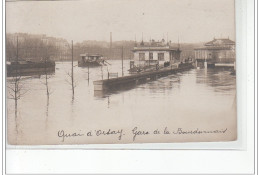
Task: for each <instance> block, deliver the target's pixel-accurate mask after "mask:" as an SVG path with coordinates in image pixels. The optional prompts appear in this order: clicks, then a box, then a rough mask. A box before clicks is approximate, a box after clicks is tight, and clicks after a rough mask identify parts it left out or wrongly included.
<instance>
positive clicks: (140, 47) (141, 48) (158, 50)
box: [132, 39, 181, 66]
mask: <svg viewBox="0 0 260 175" xmlns="http://www.w3.org/2000/svg"><path fill="white" fill-rule="evenodd" d="M132 51H133V53H134V62H135V65H137V66H148V65H154V64H158V63H159V65H163V64H164V63H166V62H169V63H171V64H172V63H174V62H178V61H180V54H181V50H180V49H179V48H178V47H177V48H176V47H172V46H171V43H170V42H167V43H166V42H165V40H164V39H162V40H161V41H154V40H151V41H150V42H149V43H144V42H143V41H142V42H141V43H140V44H136V45H135V47H134V49H133V50H132Z"/></svg>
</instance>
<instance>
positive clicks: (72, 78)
mask: <svg viewBox="0 0 260 175" xmlns="http://www.w3.org/2000/svg"><path fill="white" fill-rule="evenodd" d="M71 86H72V94H73V97H74V75H73V40H72V41H71Z"/></svg>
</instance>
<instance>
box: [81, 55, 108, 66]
mask: <svg viewBox="0 0 260 175" xmlns="http://www.w3.org/2000/svg"><path fill="white" fill-rule="evenodd" d="M80 57H81V60H80V61H78V66H79V67H97V66H104V65H106V64H105V59H104V57H103V56H102V55H99V54H93V55H89V54H87V53H85V54H81V55H80Z"/></svg>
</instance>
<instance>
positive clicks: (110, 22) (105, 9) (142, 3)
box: [6, 0, 235, 43]
mask: <svg viewBox="0 0 260 175" xmlns="http://www.w3.org/2000/svg"><path fill="white" fill-rule="evenodd" d="M234 10H235V9H234V0H81V1H80V0H79V1H40V2H36V1H28V2H6V32H7V33H15V32H21V33H32V34H46V35H48V36H54V37H62V38H65V39H67V40H74V41H76V42H81V41H83V40H105V41H109V39H110V36H109V35H110V32H112V33H113V41H118V40H135V35H136V39H137V41H140V40H141V39H142V33H143V37H144V40H146V41H148V40H149V39H150V38H152V39H155V40H159V39H160V40H161V39H162V37H163V36H164V38H165V39H167V38H166V37H167V33H168V38H169V40H171V41H172V42H177V41H178V37H179V40H180V42H190V43H192V42H206V41H210V40H212V39H213V38H214V37H216V38H227V37H229V38H230V39H232V40H235V12H234Z"/></svg>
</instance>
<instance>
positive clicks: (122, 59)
mask: <svg viewBox="0 0 260 175" xmlns="http://www.w3.org/2000/svg"><path fill="white" fill-rule="evenodd" d="M123 76H124V46H122V77H123Z"/></svg>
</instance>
